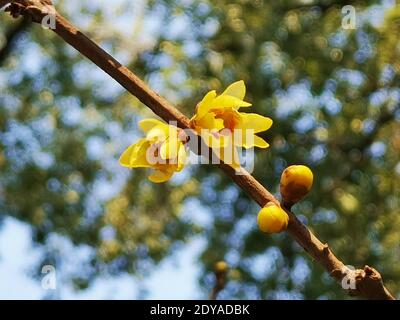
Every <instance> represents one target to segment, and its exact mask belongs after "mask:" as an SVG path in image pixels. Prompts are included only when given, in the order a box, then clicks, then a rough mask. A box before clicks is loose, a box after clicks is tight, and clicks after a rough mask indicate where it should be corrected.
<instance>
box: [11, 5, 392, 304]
mask: <svg viewBox="0 0 400 320" xmlns="http://www.w3.org/2000/svg"><path fill="white" fill-rule="evenodd" d="M43 2H46V3H48V0H45V1H44V0H29V1H26V0H15V1H12V5H11V6H10V7H11V8H9V10H8V11H10V13H11V14H12V15H13V16H14V17H16V16H19V15H21V14H22V15H29V16H31V17H32V19H33V21H36V22H40V21H41V19H42V18H43V17H44V16H45V15H46V14H47V12H46V11H43V8H44V6H43ZM27 3H28V5H27ZM54 31H55V32H56V33H57V34H58V35H59V36H60V37H62V38H63V39H64V40H65V41H66V42H67V43H69V44H70V45H71V46H73V47H74V48H75V49H77V50H78V51H79V52H81V53H82V54H83V55H84V56H86V57H87V58H88V59H90V60H91V61H92V62H94V63H95V64H96V65H97V66H99V67H100V68H101V69H103V70H104V71H105V72H107V73H108V74H109V75H110V76H111V77H113V78H114V79H115V80H116V81H117V82H119V83H120V84H121V85H122V86H123V87H124V88H125V89H126V90H128V91H129V92H130V93H132V94H133V95H134V96H136V97H137V98H138V99H139V100H140V101H141V102H142V103H144V104H145V105H146V106H148V107H149V108H150V109H151V110H153V112H154V113H155V114H157V115H158V116H159V117H161V118H162V119H164V120H165V121H167V122H168V121H176V122H177V124H178V126H179V127H180V128H182V129H189V128H190V126H189V119H188V118H187V117H186V116H184V115H183V114H182V113H181V112H180V111H178V110H177V109H176V108H174V107H173V106H172V105H171V104H170V103H169V102H167V101H166V100H164V99H163V98H161V97H160V96H159V95H158V94H156V93H155V92H154V91H152V90H151V89H150V88H149V87H148V86H147V85H146V84H145V83H144V82H143V81H142V80H140V79H139V78H138V77H137V76H135V75H134V74H133V73H132V72H131V71H130V70H128V69H127V68H125V67H124V66H122V65H121V64H120V63H119V62H118V61H117V60H115V59H114V58H113V57H112V56H111V55H109V54H108V53H106V52H105V51H104V50H103V49H101V48H100V47H99V46H98V45H96V44H95V43H94V42H93V41H91V40H90V39H89V38H88V37H86V36H85V35H84V34H83V33H82V32H80V31H79V30H78V29H77V28H75V27H74V26H73V25H72V24H71V23H70V22H68V21H67V20H66V19H65V18H63V17H62V16H61V15H59V14H58V13H57V14H56V29H55V30H54ZM219 167H220V168H221V169H222V170H223V171H224V172H225V174H227V175H228V176H229V177H231V178H232V179H233V181H234V182H235V183H236V184H237V185H238V186H239V187H240V188H242V189H243V190H244V191H245V192H247V194H248V195H249V196H250V197H251V198H253V199H254V200H255V201H256V202H257V203H258V204H259V205H260V206H264V205H265V204H267V203H268V202H269V201H272V202H274V203H276V204H278V205H279V201H278V200H277V199H276V198H275V197H274V196H273V195H272V194H271V193H270V192H269V191H268V190H267V189H266V188H264V187H263V186H262V185H261V184H260V183H259V182H258V181H257V180H256V179H255V178H254V177H253V176H252V175H251V174H249V173H248V172H246V171H245V170H244V169H240V170H241V175H238V174H237V173H236V172H235V171H234V170H233V169H232V168H231V167H229V166H228V165H225V164H220V165H219ZM285 210H286V212H287V213H288V215H289V217H290V220H289V225H288V230H287V231H288V233H289V234H290V235H291V236H292V237H293V238H294V239H295V240H296V241H297V242H298V243H299V244H300V245H301V246H302V247H303V248H304V250H305V251H306V252H308V254H309V255H310V256H311V257H312V258H313V259H314V260H315V261H316V262H317V263H318V264H320V265H321V266H323V267H324V268H325V270H326V271H327V272H328V273H329V274H330V275H331V276H333V277H334V278H336V279H337V280H338V281H342V280H346V279H347V280H349V281H350V282H354V283H355V289H351V288H350V289H346V290H347V291H348V292H349V293H350V294H352V295H357V296H360V297H364V298H369V299H388V300H392V299H394V297H393V296H392V295H391V294H390V293H389V291H388V290H387V289H386V288H385V286H384V285H383V282H382V278H381V276H380V274H379V273H378V272H377V271H376V270H375V269H373V268H370V267H368V266H366V267H365V268H364V269H363V270H361V269H359V270H355V271H353V270H350V269H349V268H347V267H346V266H345V265H344V263H343V262H342V261H340V260H339V259H338V258H337V257H336V256H335V255H334V254H333V253H332V251H331V250H330V249H329V247H328V245H326V244H323V243H322V242H321V241H320V240H319V239H318V238H317V237H316V236H315V235H314V234H313V233H312V232H311V231H310V230H309V229H308V228H307V227H306V226H305V225H304V224H302V223H301V222H300V221H299V220H298V219H297V217H296V216H295V215H294V214H293V213H292V212H291V211H290V209H289V208H286V209H285Z"/></svg>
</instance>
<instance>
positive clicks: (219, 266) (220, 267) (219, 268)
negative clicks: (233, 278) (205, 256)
mask: <svg viewBox="0 0 400 320" xmlns="http://www.w3.org/2000/svg"><path fill="white" fill-rule="evenodd" d="M214 268H215V271H216V272H218V273H225V272H226V271H228V264H227V263H226V262H225V261H218V262H217V263H216V264H215V266H214Z"/></svg>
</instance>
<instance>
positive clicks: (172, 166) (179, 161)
mask: <svg viewBox="0 0 400 320" xmlns="http://www.w3.org/2000/svg"><path fill="white" fill-rule="evenodd" d="M245 94H246V86H245V84H244V82H243V81H237V82H235V83H233V84H231V85H230V86H229V87H228V88H227V89H226V90H225V91H224V92H223V93H222V94H220V95H217V93H216V91H215V90H213V91H210V92H208V93H207V94H206V95H205V97H204V98H203V100H201V101H200V102H199V103H198V105H197V107H196V112H195V115H194V116H193V117H192V118H191V120H190V126H191V128H192V129H193V130H194V131H196V133H197V134H198V135H199V136H200V137H201V138H202V139H203V140H204V142H205V143H206V144H207V145H208V146H209V147H210V148H212V149H213V150H217V151H219V152H218V153H217V154H218V156H219V158H220V159H221V160H222V161H223V162H224V163H226V164H229V165H230V166H231V167H233V168H235V169H237V168H239V167H240V163H239V156H238V153H237V149H236V148H237V147H244V148H245V149H248V148H253V147H259V148H268V146H269V144H268V143H267V142H266V141H265V140H264V139H262V138H261V137H259V136H257V135H256V134H257V133H260V132H263V131H266V130H268V129H269V128H270V127H271V125H272V120H271V119H270V118H267V117H264V116H261V115H259V114H255V113H243V112H239V109H240V108H247V107H250V106H251V104H250V103H248V102H246V101H244V100H243V99H244V97H245ZM139 126H140V127H141V129H142V130H143V131H144V133H145V134H146V136H145V138H143V139H140V140H139V141H137V142H136V143H134V144H132V145H131V146H129V147H128V148H127V149H126V150H125V151H124V152H123V154H122V155H121V158H120V160H119V161H120V164H121V165H122V166H125V167H128V168H151V169H153V170H154V172H153V173H152V174H150V176H149V177H148V178H149V180H150V181H152V182H155V183H161V182H165V181H168V180H169V179H170V178H171V177H172V175H173V174H174V173H175V172H180V171H181V170H182V169H183V168H184V166H185V164H186V163H187V159H188V148H187V145H186V144H187V142H188V139H187V135H186V133H185V132H184V131H183V130H182V129H179V128H177V127H176V126H173V125H169V124H165V123H163V122H161V121H159V120H156V119H145V120H142V121H140V122H139ZM227 155H228V156H229V159H227ZM312 183H313V174H312V172H311V170H310V169H309V168H307V167H305V166H290V167H288V168H287V169H286V170H285V171H284V172H283V174H282V177H281V188H280V190H281V195H282V198H283V204H284V205H285V206H291V205H293V204H294V203H296V202H298V201H299V200H300V199H302V198H303V197H304V196H305V195H306V194H307V193H308V192H309V191H310V189H311V186H312ZM288 222H289V216H288V214H287V213H286V212H285V210H284V209H282V208H281V207H280V206H279V205H277V204H274V203H272V202H269V203H268V204H267V205H266V206H265V207H264V208H262V209H261V211H260V212H259V214H258V218H257V223H258V226H259V228H260V230H261V231H263V232H265V233H276V232H281V231H283V230H285V229H286V228H287V226H288Z"/></svg>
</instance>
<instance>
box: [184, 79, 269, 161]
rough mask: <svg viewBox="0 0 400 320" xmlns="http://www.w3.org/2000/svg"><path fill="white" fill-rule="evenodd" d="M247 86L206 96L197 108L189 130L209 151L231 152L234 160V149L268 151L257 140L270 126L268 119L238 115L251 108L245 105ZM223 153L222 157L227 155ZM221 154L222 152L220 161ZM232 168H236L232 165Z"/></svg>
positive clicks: (259, 116) (238, 84)
mask: <svg viewBox="0 0 400 320" xmlns="http://www.w3.org/2000/svg"><path fill="white" fill-rule="evenodd" d="M245 94H246V86H245V84H244V82H243V81H237V82H235V83H233V84H231V85H230V86H229V87H228V88H227V89H226V90H225V91H224V92H223V93H222V94H220V95H217V93H216V91H215V90H213V91H210V92H208V93H207V94H206V95H205V97H204V98H203V100H202V101H201V102H200V103H199V104H198V105H197V107H196V114H195V115H194V116H193V118H192V119H191V120H190V122H191V127H192V128H193V129H194V130H195V131H196V132H197V133H198V134H200V135H201V137H202V138H203V139H204V140H205V142H206V143H207V144H208V145H209V146H210V147H212V148H230V149H232V150H233V155H232V157H233V159H236V157H237V153H236V148H235V147H244V148H246V149H249V148H252V147H259V148H267V147H268V146H269V144H268V143H267V142H266V141H265V140H264V139H262V138H261V137H259V136H257V135H256V133H260V132H263V131H266V130H268V129H269V128H270V127H271V125H272V120H271V119H270V118H267V117H264V116H261V115H259V114H256V113H243V112H239V109H240V108H243V107H250V106H251V104H250V103H248V102H246V101H244V100H243V99H244V96H245ZM229 152H230V151H228V152H226V151H225V155H226V154H229ZM223 154H224V152H222V151H221V158H223ZM233 166H234V167H235V166H237V164H236V163H233Z"/></svg>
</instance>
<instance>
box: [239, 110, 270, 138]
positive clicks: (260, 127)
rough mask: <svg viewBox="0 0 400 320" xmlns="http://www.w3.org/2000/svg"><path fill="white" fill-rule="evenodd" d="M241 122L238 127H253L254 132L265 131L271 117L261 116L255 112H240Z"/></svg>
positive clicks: (268, 126)
mask: <svg viewBox="0 0 400 320" xmlns="http://www.w3.org/2000/svg"><path fill="white" fill-rule="evenodd" d="M240 116H241V119H242V122H241V123H240V124H239V125H238V127H237V128H238V129H244V130H246V129H253V130H254V133H258V132H262V131H266V130H268V129H269V128H271V126H272V123H273V121H272V119H270V118H268V117H264V116H261V115H259V114H257V113H240Z"/></svg>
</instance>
